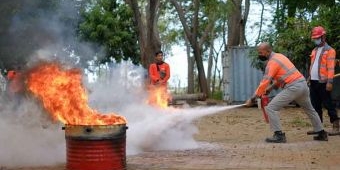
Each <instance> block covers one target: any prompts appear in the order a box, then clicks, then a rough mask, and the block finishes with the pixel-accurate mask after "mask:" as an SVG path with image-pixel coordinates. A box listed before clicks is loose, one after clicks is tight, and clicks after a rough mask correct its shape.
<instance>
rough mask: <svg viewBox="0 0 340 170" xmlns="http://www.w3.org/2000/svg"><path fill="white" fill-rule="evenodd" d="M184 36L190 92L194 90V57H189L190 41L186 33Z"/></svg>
mask: <svg viewBox="0 0 340 170" xmlns="http://www.w3.org/2000/svg"><path fill="white" fill-rule="evenodd" d="M184 37H185V46H186V51H187V61H188V93H189V94H192V93H194V92H195V86H194V80H195V75H194V64H195V58H193V57H191V52H190V51H191V48H190V43H189V40H188V38H187V37H186V35H184Z"/></svg>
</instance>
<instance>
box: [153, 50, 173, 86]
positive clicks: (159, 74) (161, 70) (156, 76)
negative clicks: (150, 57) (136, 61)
mask: <svg viewBox="0 0 340 170" xmlns="http://www.w3.org/2000/svg"><path fill="white" fill-rule="evenodd" d="M149 76H150V83H151V85H163V86H166V85H167V82H168V80H169V78H170V66H169V64H168V63H166V62H164V61H163V52H162V51H158V52H156V53H155V63H152V64H150V66H149Z"/></svg>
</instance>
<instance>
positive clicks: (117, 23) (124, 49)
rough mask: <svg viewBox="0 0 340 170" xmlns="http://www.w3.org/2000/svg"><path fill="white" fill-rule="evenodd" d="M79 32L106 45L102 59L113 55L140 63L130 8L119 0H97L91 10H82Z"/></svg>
mask: <svg viewBox="0 0 340 170" xmlns="http://www.w3.org/2000/svg"><path fill="white" fill-rule="evenodd" d="M82 16H83V22H81V23H80V25H79V35H80V37H81V38H83V39H84V40H86V41H91V42H96V43H98V44H100V45H102V46H104V47H105V51H106V56H105V57H104V59H103V60H102V62H107V61H111V60H112V59H115V60H116V61H117V62H120V61H121V60H129V59H130V60H131V61H132V62H133V63H134V64H139V62H140V57H139V48H138V43H137V42H138V41H137V34H136V31H135V28H134V25H133V20H132V18H133V16H132V11H131V10H130V8H129V7H128V6H127V5H126V4H123V3H121V2H120V1H112V0H99V1H97V3H95V4H92V8H91V9H90V10H84V11H83V13H82Z"/></svg>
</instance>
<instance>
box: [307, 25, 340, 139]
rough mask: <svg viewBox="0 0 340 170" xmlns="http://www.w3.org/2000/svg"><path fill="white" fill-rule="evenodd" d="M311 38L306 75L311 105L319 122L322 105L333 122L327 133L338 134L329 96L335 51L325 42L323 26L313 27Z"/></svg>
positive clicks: (336, 119) (336, 121)
mask: <svg viewBox="0 0 340 170" xmlns="http://www.w3.org/2000/svg"><path fill="white" fill-rule="evenodd" d="M311 38H312V41H313V42H314V44H315V45H316V47H315V48H314V49H313V51H312V53H311V55H310V61H311V65H310V69H309V77H308V80H309V84H310V95H311V101H312V105H313V107H314V109H315V110H316V112H318V114H319V117H320V120H321V122H323V116H322V106H324V107H325V108H326V109H327V112H328V116H329V119H330V122H331V123H332V124H333V129H332V131H331V132H329V135H339V134H340V132H339V127H340V126H339V117H338V114H337V111H336V108H335V104H334V103H333V101H332V96H331V92H332V90H333V78H334V70H335V69H334V68H335V63H336V61H335V56H336V52H335V50H334V49H333V48H332V47H331V46H329V45H328V44H327V42H326V30H325V29H324V28H323V27H321V26H317V27H314V28H313V30H312V33H311ZM314 133H316V132H312V131H309V132H307V134H310V135H311V134H314Z"/></svg>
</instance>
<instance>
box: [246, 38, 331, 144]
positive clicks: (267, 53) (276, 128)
mask: <svg viewBox="0 0 340 170" xmlns="http://www.w3.org/2000/svg"><path fill="white" fill-rule="evenodd" d="M258 54H259V59H260V60H263V61H266V60H268V62H267V65H266V69H265V73H264V76H263V79H262V80H261V82H260V85H259V86H258V88H257V90H256V91H255V94H254V96H253V97H252V98H251V99H249V100H247V101H246V103H245V104H246V105H247V106H249V105H251V103H252V102H253V101H254V100H255V98H256V97H261V96H262V95H264V94H266V93H268V92H269V91H270V90H271V88H268V86H269V84H270V82H275V83H274V86H276V87H281V88H282V91H281V92H280V93H278V94H277V95H276V96H275V97H274V98H273V99H272V100H271V101H270V102H269V104H268V105H267V106H266V107H265V110H266V112H267V114H268V117H269V124H270V128H271V130H272V131H273V132H274V135H273V137H270V138H266V142H269V143H285V142H286V136H285V133H283V132H282V130H281V123H280V117H279V111H280V109H282V107H284V106H286V105H288V104H289V103H291V102H292V101H295V102H297V103H298V104H299V105H300V106H301V107H302V108H303V110H304V111H305V113H306V114H307V115H308V117H309V119H310V120H311V123H312V125H313V128H314V131H315V132H317V136H314V140H320V141H327V140H328V135H327V132H326V131H324V129H323V125H322V123H321V120H320V118H319V116H318V114H317V112H316V111H315V110H314V108H313V106H312V104H311V101H310V98H309V90H308V86H307V82H306V79H305V78H304V77H303V75H302V74H301V73H300V72H299V71H298V70H297V69H296V68H295V66H294V64H293V63H292V62H291V61H290V60H289V59H288V58H287V57H286V56H284V55H283V54H280V53H274V52H273V51H272V47H271V46H270V45H269V44H268V43H261V44H260V45H259V46H258Z"/></svg>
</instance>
